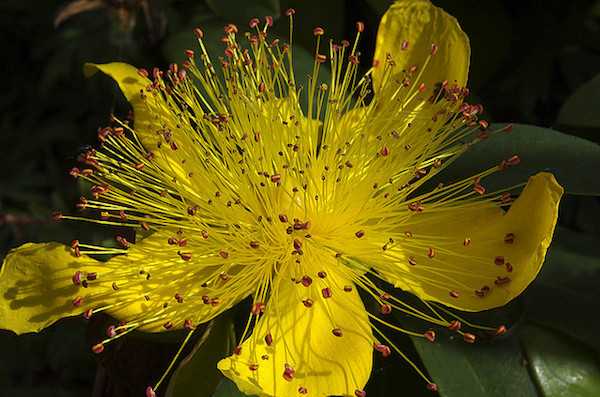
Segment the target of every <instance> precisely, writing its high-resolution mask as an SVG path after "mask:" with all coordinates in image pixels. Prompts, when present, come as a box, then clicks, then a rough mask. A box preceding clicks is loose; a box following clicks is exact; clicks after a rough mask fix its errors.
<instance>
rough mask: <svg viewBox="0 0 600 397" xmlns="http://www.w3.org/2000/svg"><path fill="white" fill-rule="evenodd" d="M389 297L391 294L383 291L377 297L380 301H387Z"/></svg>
mask: <svg viewBox="0 0 600 397" xmlns="http://www.w3.org/2000/svg"><path fill="white" fill-rule="evenodd" d="M391 297H392V296H391V295H390V294H388V293H387V292H384V293H383V294H381V295H379V299H381V300H382V301H388V300H390V298H391Z"/></svg>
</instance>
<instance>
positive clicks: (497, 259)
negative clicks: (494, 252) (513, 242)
mask: <svg viewBox="0 0 600 397" xmlns="http://www.w3.org/2000/svg"><path fill="white" fill-rule="evenodd" d="M494 263H495V264H496V265H497V266H502V265H504V257H503V256H497V257H495V258H494Z"/></svg>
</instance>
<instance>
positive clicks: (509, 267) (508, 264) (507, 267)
mask: <svg viewBox="0 0 600 397" xmlns="http://www.w3.org/2000/svg"><path fill="white" fill-rule="evenodd" d="M504 267H506V271H507V272H509V273H511V272H512V271H513V266H512V265H511V264H510V262H506V263H505V264H504Z"/></svg>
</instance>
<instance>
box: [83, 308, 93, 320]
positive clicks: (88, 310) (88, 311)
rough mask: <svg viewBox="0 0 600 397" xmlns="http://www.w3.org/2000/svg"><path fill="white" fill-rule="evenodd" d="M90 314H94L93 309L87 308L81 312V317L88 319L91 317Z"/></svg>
mask: <svg viewBox="0 0 600 397" xmlns="http://www.w3.org/2000/svg"><path fill="white" fill-rule="evenodd" d="M92 314H94V309H87V310H86V311H84V312H83V318H85V319H86V320H89V319H90V318H92Z"/></svg>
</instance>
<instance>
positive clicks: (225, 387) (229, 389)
mask: <svg viewBox="0 0 600 397" xmlns="http://www.w3.org/2000/svg"><path fill="white" fill-rule="evenodd" d="M213 397H247V395H246V394H244V393H242V392H241V391H239V389H238V388H237V386H236V385H235V383H233V382H232V381H230V380H229V379H225V378H223V379H221V382H219V385H218V386H217V389H216V390H215V394H213Z"/></svg>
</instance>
